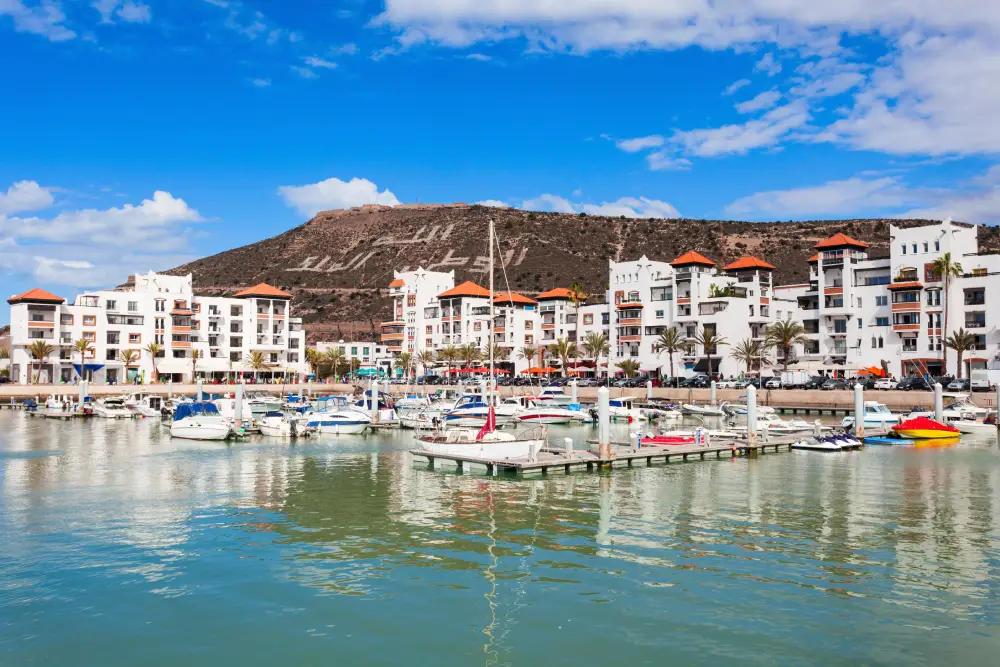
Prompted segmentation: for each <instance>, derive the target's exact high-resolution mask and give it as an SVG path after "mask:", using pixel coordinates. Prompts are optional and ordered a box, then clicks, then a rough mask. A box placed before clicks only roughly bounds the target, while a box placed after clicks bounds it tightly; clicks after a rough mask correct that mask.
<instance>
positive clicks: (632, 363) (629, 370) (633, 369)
mask: <svg viewBox="0 0 1000 667" xmlns="http://www.w3.org/2000/svg"><path fill="white" fill-rule="evenodd" d="M615 366H617V367H618V369H619V370H621V372H623V373H625V377H627V378H634V377H635V374H636V373H638V372H639V362H638V361H636V360H635V359H622V360H621V361H619V362H618V363H617V364H615Z"/></svg>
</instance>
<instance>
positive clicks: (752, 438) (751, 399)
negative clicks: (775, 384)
mask: <svg viewBox="0 0 1000 667" xmlns="http://www.w3.org/2000/svg"><path fill="white" fill-rule="evenodd" d="M713 384H714V383H713ZM747 442H748V443H749V444H750V446H751V447H754V446H756V444H757V388H756V387H754V386H753V385H750V386H749V387H747Z"/></svg>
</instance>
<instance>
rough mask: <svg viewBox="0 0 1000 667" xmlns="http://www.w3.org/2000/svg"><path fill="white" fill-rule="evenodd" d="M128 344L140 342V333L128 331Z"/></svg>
mask: <svg viewBox="0 0 1000 667" xmlns="http://www.w3.org/2000/svg"><path fill="white" fill-rule="evenodd" d="M128 342H129V344H139V343H141V342H142V334H137V333H130V334H129V335H128Z"/></svg>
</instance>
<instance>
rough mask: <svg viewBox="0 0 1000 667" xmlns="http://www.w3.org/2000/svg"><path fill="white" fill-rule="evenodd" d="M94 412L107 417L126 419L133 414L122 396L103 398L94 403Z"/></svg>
mask: <svg viewBox="0 0 1000 667" xmlns="http://www.w3.org/2000/svg"><path fill="white" fill-rule="evenodd" d="M94 414H95V415H97V416H98V417H104V418H105V419H124V418H129V417H131V416H132V411H131V410H129V409H128V407H127V406H126V405H125V399H124V398H120V397H109V398H102V399H100V400H98V401H97V402H96V403H94Z"/></svg>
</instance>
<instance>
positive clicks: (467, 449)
mask: <svg viewBox="0 0 1000 667" xmlns="http://www.w3.org/2000/svg"><path fill="white" fill-rule="evenodd" d="M478 436H479V432H478V431H476V430H475V429H469V428H454V429H448V430H445V431H440V430H438V431H433V432H431V433H418V435H417V437H416V440H417V446H418V447H419V448H420V449H421V450H422V451H425V452H427V453H429V454H437V455H439V456H459V457H462V458H475V459H485V460H489V461H499V460H503V459H513V458H527V457H530V456H531V455H532V454H533V453H538V452H540V451H541V450H542V448H543V447H545V443H546V431H545V427H544V426H538V427H535V428H533V429H530V430H529V431H527V432H525V433H519V434H518V433H505V432H502V431H490V432H488V433H485V434H483V436H482V437H481V438H480V437H478Z"/></svg>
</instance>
